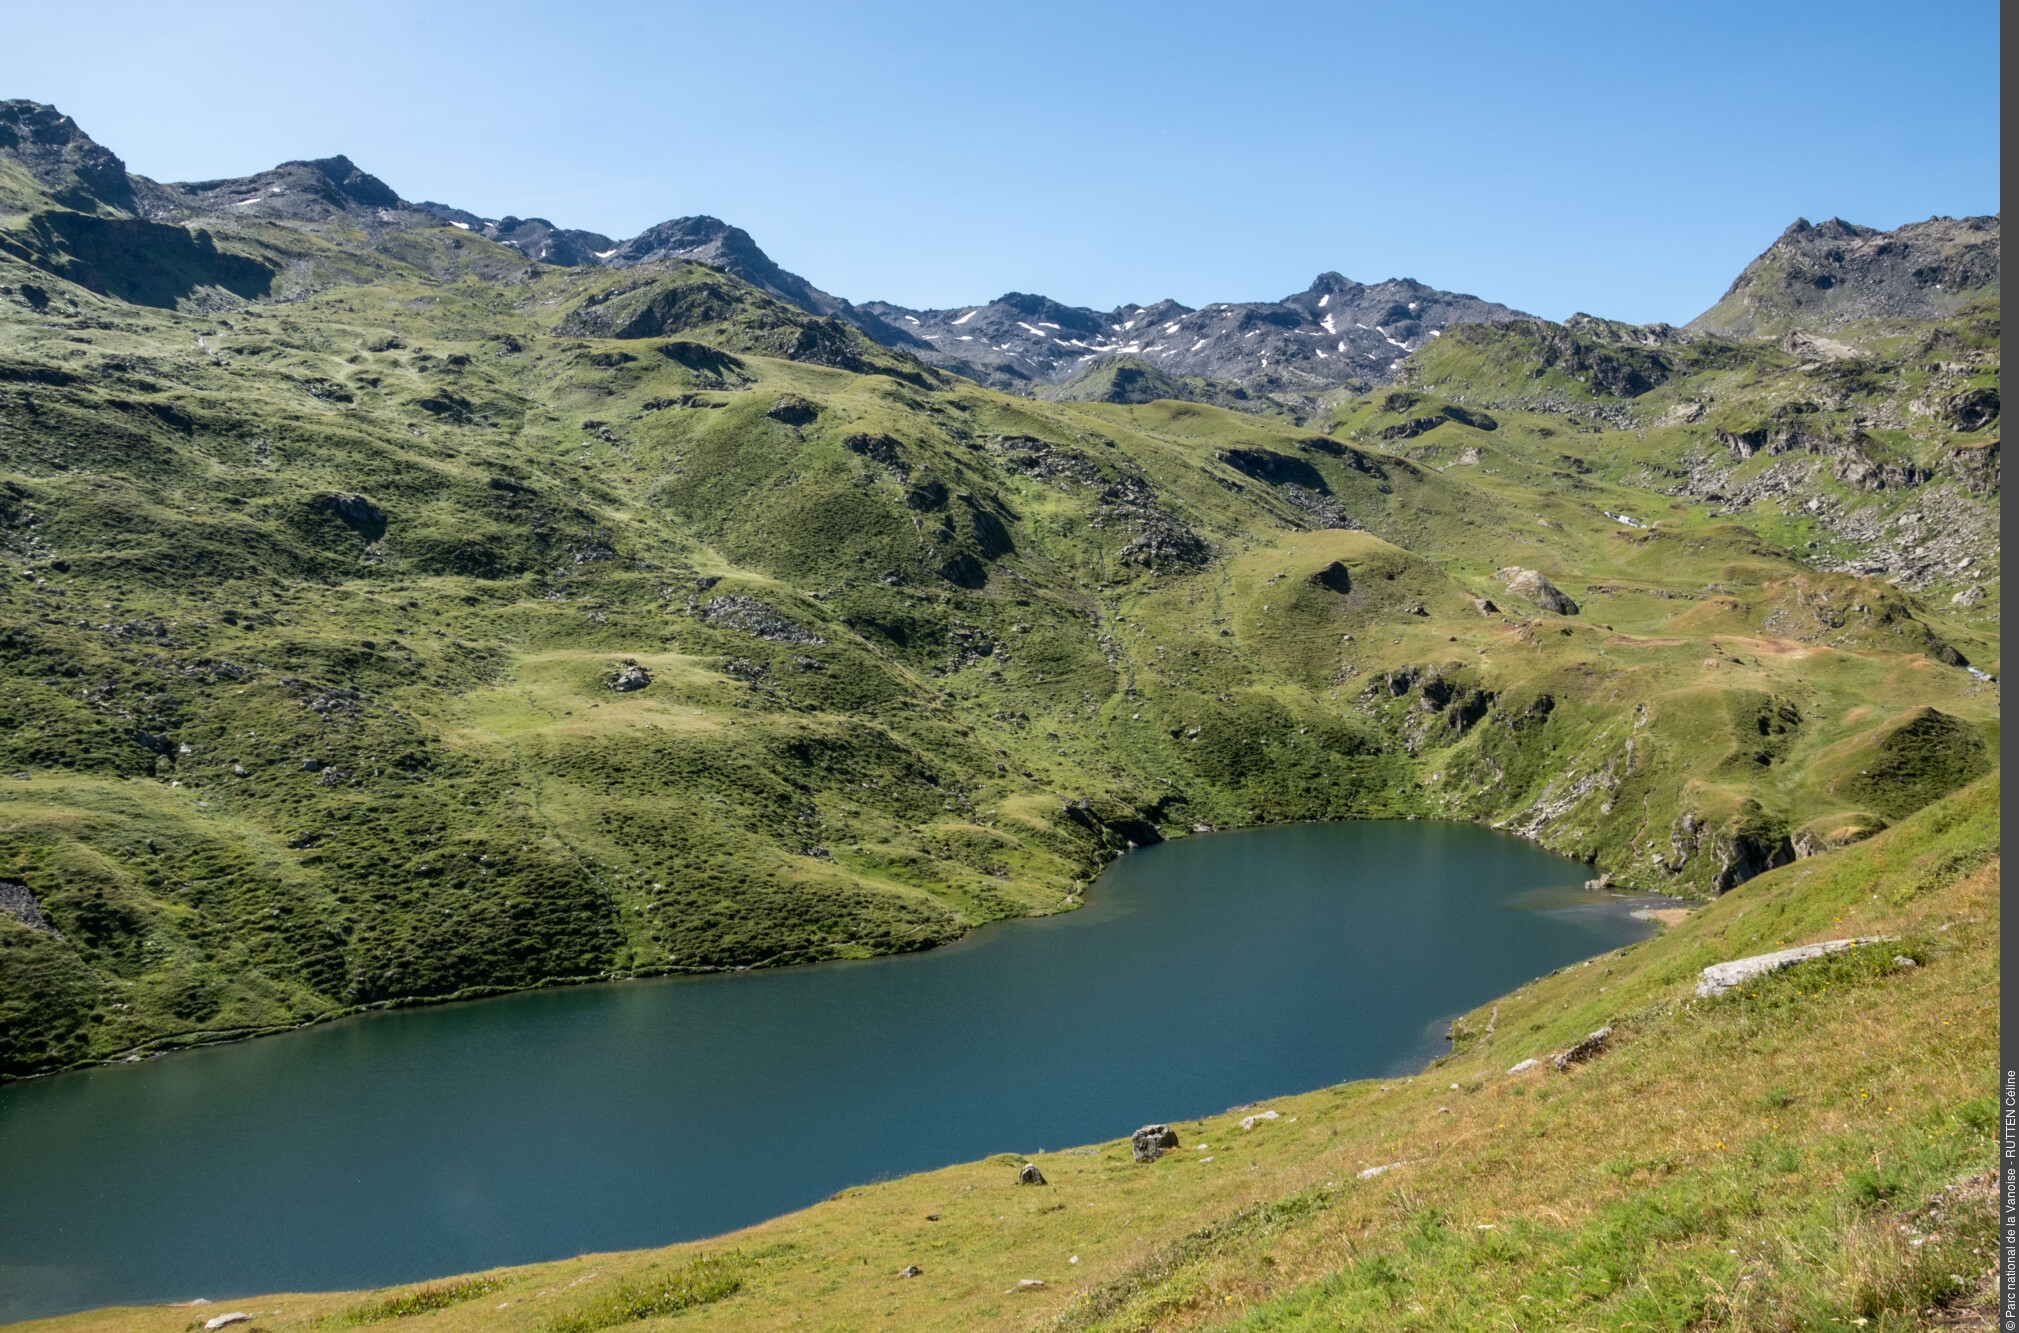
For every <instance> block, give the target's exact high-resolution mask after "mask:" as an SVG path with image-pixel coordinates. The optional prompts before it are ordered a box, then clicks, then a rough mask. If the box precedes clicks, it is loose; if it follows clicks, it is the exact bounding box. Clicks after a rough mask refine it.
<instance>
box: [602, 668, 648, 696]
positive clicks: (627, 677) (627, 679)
mask: <svg viewBox="0 0 2019 1333" xmlns="http://www.w3.org/2000/svg"><path fill="white" fill-rule="evenodd" d="M651 683H652V673H651V672H649V671H647V670H646V669H645V668H644V667H641V666H639V665H638V664H637V663H636V662H630V663H627V664H626V665H625V667H624V669H623V670H622V671H619V672H618V673H617V675H616V676H615V678H613V679H612V680H611V681H610V688H611V689H613V690H615V691H617V693H619V694H629V693H631V692H632V691H633V690H642V689H644V688H645V687H646V686H647V685H650V684H651Z"/></svg>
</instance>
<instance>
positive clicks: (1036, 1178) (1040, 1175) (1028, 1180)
mask: <svg viewBox="0 0 2019 1333" xmlns="http://www.w3.org/2000/svg"><path fill="white" fill-rule="evenodd" d="M1044 1183H1045V1173H1044V1172H1042V1171H1040V1170H1038V1164H1037V1163H1036V1162H1025V1163H1024V1169H1023V1170H1021V1171H1019V1172H1017V1184H1019V1185H1042V1184H1044Z"/></svg>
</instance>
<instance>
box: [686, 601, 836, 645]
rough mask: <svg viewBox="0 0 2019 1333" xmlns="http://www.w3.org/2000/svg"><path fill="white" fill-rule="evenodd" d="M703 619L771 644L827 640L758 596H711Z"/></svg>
mask: <svg viewBox="0 0 2019 1333" xmlns="http://www.w3.org/2000/svg"><path fill="white" fill-rule="evenodd" d="M701 618H702V619H703V620H705V621H707V622H708V623H709V624H710V625H713V626H715V627H716V628H718V629H733V630H740V631H742V632H743V633H745V634H749V635H753V636H755V637H756V638H759V639H763V640H765V641H767V642H769V643H792V644H801V645H809V646H810V645H816V644H823V643H826V642H827V640H826V639H823V638H821V637H820V636H819V635H818V634H815V633H814V632H813V631H812V630H810V629H808V628H806V626H804V625H802V624H800V623H799V622H798V621H796V620H794V619H792V618H791V617H790V616H786V615H782V614H780V613H779V612H777V611H774V610H773V609H772V608H770V607H768V606H766V605H765V604H764V603H762V602H760V601H758V600H757V599H756V598H755V597H744V596H741V595H739V594H736V593H725V594H724V595H723V596H720V597H714V598H710V599H709V602H708V605H707V606H705V607H703V608H702V611H701Z"/></svg>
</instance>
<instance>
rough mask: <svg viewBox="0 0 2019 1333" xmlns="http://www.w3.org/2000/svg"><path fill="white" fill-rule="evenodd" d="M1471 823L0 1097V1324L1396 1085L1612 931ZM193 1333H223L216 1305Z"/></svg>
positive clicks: (1611, 905)
mask: <svg viewBox="0 0 2019 1333" xmlns="http://www.w3.org/2000/svg"><path fill="white" fill-rule="evenodd" d="M1584 875H1585V870H1584V867H1582V866H1581V865H1579V864H1577V863H1576V862H1573V861H1569V860H1566V859H1564V858H1562V857H1559V856H1556V855H1553V854H1551V853H1548V852H1545V851H1542V850H1540V849H1538V848H1536V847H1534V846H1532V845H1530V844H1529V843H1526V842H1523V841H1521V840H1520V839H1518V838H1515V837H1512V836H1509V835H1506V834H1501V833H1495V832H1492V831H1490V830H1487V829H1483V828H1479V827H1476V826H1472V825H1466V824H1451V823H1437V822H1418V821H1376V822H1361V823H1338V824H1295V825H1279V826H1274V827H1268V828H1257V829H1248V830H1242V831H1236V832H1227V833H1215V834H1206V835H1199V836H1194V837H1187V838H1184V839H1180V840H1176V841H1172V842H1167V843H1162V844H1159V845H1157V846H1153V847H1148V848H1144V849H1142V850H1140V851H1136V852H1132V853H1130V854H1129V855H1127V856H1124V857H1122V858H1120V859H1118V860H1117V861H1115V862H1114V863H1113V864H1112V865H1111V866H1110V867H1109V868H1108V869H1107V870H1106V871H1105V872H1104V873H1103V874H1102V876H1101V877H1100V878H1099V879H1098V880H1096V881H1095V882H1094V883H1093V885H1092V886H1091V888H1090V889H1089V890H1088V892H1087V895H1086V903H1085V905H1084V906H1083V907H1081V908H1080V909H1079V910H1077V911H1073V912H1067V913H1063V914H1060V915H1056V916H1051V917H1044V918H1038V919H1032V920H1020V921H1012V922H1007V923H1002V924H998V925H993V926H990V927H987V928H985V929H982V930H977V931H974V932H972V933H971V934H970V935H969V936H968V937H966V938H965V939H963V940H961V941H960V942H958V943H956V944H953V945H951V946H949V947H946V948H941V949H937V950H933V951H931V952H927V953H922V954H914V955H909V956H903V957H895V958H881V959H874V960H870V961H865V962H845V963H827V964H820V965H816V966H811V967H800V968H787V969H778V970H773V971H763V970H758V971H751V972H744V973H726V974H713V975H707V976H695V977H679V978H668V979H659V980H645V981H631V982H619V983H612V984H607V985H593V986H577V987H567V988H555V989H549V990H540V991H533V992H528V993H524V994H517V995H511V996H505V997H502V998H497V999H489V1000H481V1001H476V1002H472V1003H463V1004H450V1005H439V1006H433V1007H422V1008H410V1009H399V1010H391V1011H385V1012H379V1013H373V1014H368V1015H363V1016H359V1017H354V1018H347V1019H343V1020H340V1021H337V1022H333V1023H328V1024H324V1025H321V1026H317V1027H311V1028H305V1029H302V1030H299V1031H296V1032H292V1033H287V1034H284V1035H280V1036H274V1037H266V1038H262V1039H259V1040H256V1041H251V1042H244V1043H240V1044H235V1045H227V1046H217V1047H211V1048H206V1049H199V1050H192V1051H186V1052H182V1053H179V1054H175V1055H172V1056H166V1057H162V1058H158V1059H153V1060H148V1061H144V1062H140V1063H135V1064H129V1065H116V1066H111V1067H107V1068H99V1069H90V1070H83V1071H77V1072H73V1073H67V1074H60V1075H56V1076H53V1077H49V1078H42V1079H35V1080H29V1081H25V1082H20V1083H14V1084H9V1085H0V1321H7V1320H17V1319H27V1318H33V1317H39V1316H45V1315H54V1314H60V1313H64V1312H67V1311H73V1310H79V1309H85V1308H89V1307H94V1306H101V1305H111V1304H139V1303H150V1302H162V1301H186V1300H191V1299H193V1298H196V1297H207V1298H211V1299H216V1300H225V1299H229V1298H231V1297H233V1296H236V1295H241V1294H250V1293H255V1292H263V1291H284V1290H294V1291H302V1290H319V1289H331V1288H350V1287H374V1286H383V1285H387V1284H392V1283H399V1282H411V1281H416V1280H420V1279H425V1278H430V1277H436V1276H441V1275H446V1274H451V1273H458V1272H465V1271H469V1270H473V1269H481V1268H487V1267H492V1266H496V1265H501V1264H512V1263H520V1262H526V1261H532V1260H540V1259H550V1258H555V1257H561V1256H566V1255H571V1254H577V1253H588V1252H596V1251H603V1250H614V1249H632V1248H638V1247H644V1246H653V1245H663V1244H669V1243H672V1242H675V1241H680V1240H688V1239H693V1238H696V1237H701V1236H707V1235H713V1234H717V1233H720V1232H724V1231H729V1230H733V1229H735V1228H738V1227H742V1226H746V1225H749V1224H751V1223H754V1222H757V1221H759V1220H762V1219H764V1218H766V1217H771V1216H774V1215H777V1214H780V1213H785V1212H789V1211H792V1210H794V1209H798V1208H803V1207H806V1206H807V1205H809V1204H812V1203H815V1202H817V1201H819V1200H820V1199H822V1198H824V1197H826V1196H827V1195H829V1194H831V1193H833V1192H834V1191H836V1190H838V1189H841V1188H843V1187H845V1186H848V1185H852V1184H861V1183H864V1182H867V1181H871V1180H875V1179H878V1178H883V1177H888V1176H894V1175H901V1174H905V1173H908V1172H912V1171H918V1170H924V1169H928V1168H933V1167H938V1166H944V1165H946V1164H949V1163H952V1162H958V1161H966V1160H972V1159H976V1158H980V1157H984V1156H987V1155H989V1154H992V1153H997V1152H1005V1151H1012V1152H1030V1151H1034V1150H1038V1149H1042V1148H1052V1149H1057V1148H1062V1147H1066V1146H1071V1145H1075V1144H1081V1143H1091V1142H1098V1141H1103V1140H1111V1139H1115V1138H1119V1137H1125V1136H1127V1135H1128V1134H1129V1133H1131V1132H1132V1131H1133V1130H1135V1129H1136V1127H1137V1126H1139V1125H1142V1124H1144V1123H1146V1122H1151V1121H1179V1120H1183V1119H1187V1118H1190V1117H1193V1116H1198V1115H1203V1114H1207V1113H1214V1112H1218V1111H1221V1110H1223V1109H1225V1108H1227V1107H1229V1106H1232V1105H1235V1104H1239V1103H1247V1102H1253V1101H1257V1100H1260V1099H1266V1098H1268V1097H1271V1096H1276V1095H1281V1094H1287V1093H1291V1092H1300V1091H1304V1090H1307V1089H1311V1088H1317V1087H1323V1086H1326V1085H1330V1084H1334V1083H1339V1082H1343V1081H1346V1080H1351V1079H1360V1078H1369V1077H1387V1076H1393V1075H1402V1074H1410V1073H1414V1072H1417V1071H1419V1070H1421V1069H1422V1068H1423V1066H1424V1065H1425V1064H1426V1063H1427V1062H1429V1061H1430V1060H1432V1059H1434V1058H1435V1057H1436V1056H1438V1055H1439V1054H1441V1053H1442V1052H1443V1050H1444V1049H1445V1042H1444V1032H1445V1028H1446V1026H1447V1024H1448V1023H1449V1021H1450V1020H1451V1019H1452V1018H1453V1017H1455V1016H1457V1015H1458V1014H1460V1013H1463V1012H1465V1011H1467V1010H1469V1009H1471V1008H1472V1007H1474V1006H1476V1005H1478V1004H1480V1003H1481V1002H1483V1001H1485V1000H1487V999H1489V998H1491V997H1493V996H1496V995H1500V994H1503V993H1505V992H1507V991H1509V990H1512V989H1514V988H1516V987H1518V986H1520V985H1521V984H1522V983H1524V982H1526V981H1528V980H1530V979H1531V978H1534V977H1536V976H1538V975H1541V974H1543V973H1547V972H1549V971H1551V970H1553V969H1555V968H1557V967H1560V966H1562V965H1564V964H1567V963H1571V962H1575V961H1577V960H1579V959H1583V958H1587V957H1590V956H1592V955H1594V954H1598V953H1603V952H1606V951H1608V950H1611V949H1615V948H1618V947H1620V946H1621V945H1624V944H1628V943H1631V942H1632V941H1634V940H1637V939H1641V938H1644V937H1645V936H1646V935H1647V934H1649V933H1650V932H1651V931H1652V930H1653V929H1654V927H1653V926H1651V925H1650V924H1648V923H1646V922H1644V921H1642V920H1638V919H1635V918H1633V917H1632V916H1631V915H1630V911H1631V909H1633V908H1634V907H1636V906H1643V905H1647V903H1648V902H1649V900H1646V899H1626V898H1621V897H1618V896H1614V895H1610V894H1600V893H1591V892H1587V891H1586V890H1584V889H1583V888H1582V887H1581V881H1582V880H1583V878H1584ZM218 1308H229V1307H224V1306H220V1307H218Z"/></svg>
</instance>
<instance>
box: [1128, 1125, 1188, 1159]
mask: <svg viewBox="0 0 2019 1333" xmlns="http://www.w3.org/2000/svg"><path fill="white" fill-rule="evenodd" d="M1129 1142H1130V1146H1131V1147H1133V1148H1134V1149H1135V1154H1136V1160H1137V1161H1138V1162H1154V1161H1156V1160H1157V1159H1158V1158H1159V1157H1162V1156H1163V1155H1164V1150H1165V1149H1166V1148H1175V1147H1177V1146H1178V1132H1177V1131H1176V1130H1174V1129H1172V1128H1171V1127H1170V1126H1169V1125H1144V1126H1143V1127H1142V1128H1141V1129H1139V1130H1137V1131H1136V1132H1135V1134H1134V1135H1132V1136H1131V1137H1130V1140H1129Z"/></svg>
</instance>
